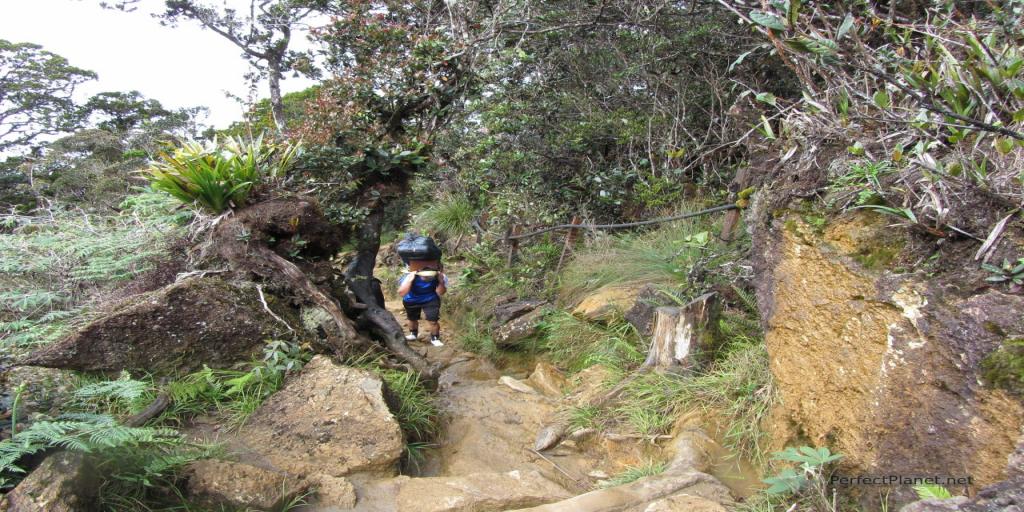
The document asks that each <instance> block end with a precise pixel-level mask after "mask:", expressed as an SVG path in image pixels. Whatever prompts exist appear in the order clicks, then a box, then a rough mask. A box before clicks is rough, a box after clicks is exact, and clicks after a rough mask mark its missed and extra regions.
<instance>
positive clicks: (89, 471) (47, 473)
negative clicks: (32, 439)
mask: <svg viewBox="0 0 1024 512" xmlns="http://www.w3.org/2000/svg"><path fill="white" fill-rule="evenodd" d="M98 483H99V482H98V481H97V479H96V472H95V468H94V467H93V466H92V465H91V464H90V463H89V461H88V460H87V459H86V457H85V456H84V455H82V454H80V453H72V452H59V453H55V454H53V455H50V456H49V457H47V458H46V460H44V461H43V463H42V464H40V465H39V467H38V468H36V469H35V471H33V472H32V473H30V474H29V475H28V476H27V477H25V479H24V480H22V481H21V483H19V484H18V486H17V487H15V488H14V490H12V491H11V492H9V493H7V495H6V496H4V500H3V502H0V510H6V511H9V512H78V511H81V510H92V509H93V508H94V503H95V500H96V489H97V485H98Z"/></svg>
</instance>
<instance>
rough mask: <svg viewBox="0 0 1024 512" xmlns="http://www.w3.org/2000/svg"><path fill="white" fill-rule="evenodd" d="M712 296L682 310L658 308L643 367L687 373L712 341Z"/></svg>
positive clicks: (705, 297)
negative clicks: (648, 350)
mask: <svg viewBox="0 0 1024 512" xmlns="http://www.w3.org/2000/svg"><path fill="white" fill-rule="evenodd" d="M714 297H715V294H714V293H706V294H704V295H701V296H700V297H697V298H696V299H694V300H693V301H691V302H690V303H689V304H687V305H686V306H684V307H681V308H677V307H661V308H658V309H657V312H656V313H655V320H654V336H653V338H652V339H651V350H650V352H648V353H647V360H646V361H644V366H653V367H655V368H657V369H659V370H671V369H690V368H693V367H695V366H696V362H695V360H694V358H695V356H696V355H698V353H699V352H700V350H702V349H706V348H708V345H709V344H710V342H711V338H713V337H714V336H713V333H712V332H711V329H710V327H711V326H712V324H713V322H714Z"/></svg>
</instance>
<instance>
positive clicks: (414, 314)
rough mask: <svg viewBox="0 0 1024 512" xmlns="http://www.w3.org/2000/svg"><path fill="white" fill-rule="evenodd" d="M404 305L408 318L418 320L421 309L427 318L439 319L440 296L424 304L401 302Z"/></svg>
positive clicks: (431, 319) (433, 320)
mask: <svg viewBox="0 0 1024 512" xmlns="http://www.w3.org/2000/svg"><path fill="white" fill-rule="evenodd" d="M402 305H403V306H405V315H406V316H407V317H409V320H419V319H420V311H423V316H425V317H427V320H430V321H431V322H436V321H438V320H440V319H441V298H440V297H439V298H436V299H434V300H432V301H430V302H427V303H426V304H408V303H405V302H403V303H402Z"/></svg>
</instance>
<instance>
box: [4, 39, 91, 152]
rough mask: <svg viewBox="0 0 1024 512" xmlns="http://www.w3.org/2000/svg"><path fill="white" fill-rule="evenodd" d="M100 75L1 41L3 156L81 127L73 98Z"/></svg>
mask: <svg viewBox="0 0 1024 512" xmlns="http://www.w3.org/2000/svg"><path fill="white" fill-rule="evenodd" d="M95 78H96V73H93V72H92V71H88V70H85V69H81V68H77V67H75V66H72V65H71V64H70V63H68V61H67V59H65V58H64V57H61V56H60V55H57V54H55V53H51V52H48V51H46V50H43V47H42V46H39V45H37V44H32V43H12V42H10V41H7V40H4V39H0V151H5V150H11V149H21V148H26V147H30V146H31V145H32V144H33V143H34V142H36V140H37V139H38V138H39V137H41V136H44V135H53V134H58V133H61V132H68V131H72V130H74V129H75V128H78V127H79V126H81V123H82V121H83V119H82V112H81V111H80V110H79V109H78V108H77V106H76V105H75V102H74V100H73V99H72V95H73V94H74V92H75V88H76V87H77V86H78V85H80V84H82V83H84V82H87V81H89V80H94V79H95Z"/></svg>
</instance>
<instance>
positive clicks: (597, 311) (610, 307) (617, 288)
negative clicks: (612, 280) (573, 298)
mask: <svg viewBox="0 0 1024 512" xmlns="http://www.w3.org/2000/svg"><path fill="white" fill-rule="evenodd" d="M639 294H640V289H639V288H637V287H635V286H632V285H609V286H605V287H603V288H600V289H598V290H597V291H595V292H594V293H592V294H590V295H588V296H586V297H584V298H583V300H582V301H581V302H580V303H579V304H578V305H576V308H574V309H573V310H572V314H574V315H576V316H578V317H580V318H582V319H584V320H589V321H591V322H607V321H608V320H611V319H612V318H614V317H615V315H617V314H622V313H625V312H626V311H629V309H630V308H632V307H633V305H634V304H635V303H636V299H637V297H638V296H639Z"/></svg>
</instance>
